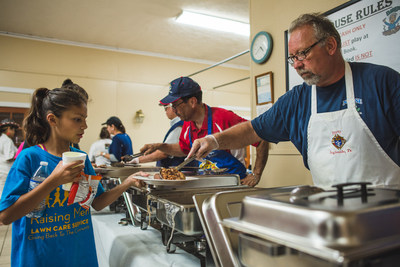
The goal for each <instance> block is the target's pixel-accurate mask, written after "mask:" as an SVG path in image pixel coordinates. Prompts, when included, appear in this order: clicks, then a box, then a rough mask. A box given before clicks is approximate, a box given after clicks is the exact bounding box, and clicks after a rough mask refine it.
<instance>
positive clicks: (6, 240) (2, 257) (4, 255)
mask: <svg viewBox="0 0 400 267" xmlns="http://www.w3.org/2000/svg"><path fill="white" fill-rule="evenodd" d="M10 256H11V225H1V226H0V267H9V266H11V259H10Z"/></svg>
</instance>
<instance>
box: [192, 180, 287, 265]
mask: <svg viewBox="0 0 400 267" xmlns="http://www.w3.org/2000/svg"><path fill="white" fill-rule="evenodd" d="M293 188H294V187H290V188H289V189H286V188H270V189H266V188H243V189H242V190H235V191H233V190H231V191H224V192H219V193H216V194H210V193H209V194H206V193H205V194H196V195H195V196H194V197H193V198H194V200H195V204H196V208H197V210H198V213H199V214H200V215H201V216H200V219H201V223H202V225H203V228H204V231H205V235H206V238H207V242H208V244H209V247H210V250H211V253H212V256H213V258H214V263H215V264H216V266H223V267H234V266H239V261H238V258H237V255H236V254H237V253H236V251H237V248H238V235H237V232H231V231H229V229H228V228H226V227H224V226H223V225H222V222H223V220H224V219H226V218H231V217H239V215H240V210H241V208H242V200H243V198H244V197H246V196H249V195H254V194H261V193H267V192H269V193H272V192H281V191H282V190H292V189H293Z"/></svg>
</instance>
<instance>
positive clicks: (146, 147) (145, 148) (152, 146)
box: [140, 143, 162, 155]
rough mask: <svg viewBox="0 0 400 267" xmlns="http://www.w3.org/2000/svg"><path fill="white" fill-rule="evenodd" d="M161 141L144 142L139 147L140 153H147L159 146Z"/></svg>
mask: <svg viewBox="0 0 400 267" xmlns="http://www.w3.org/2000/svg"><path fill="white" fill-rule="evenodd" d="M161 145H162V143H154V144H146V145H144V146H143V147H142V148H141V149H140V153H142V154H143V155H148V154H151V153H153V152H154V151H156V150H157V149H159V148H160V147H161Z"/></svg>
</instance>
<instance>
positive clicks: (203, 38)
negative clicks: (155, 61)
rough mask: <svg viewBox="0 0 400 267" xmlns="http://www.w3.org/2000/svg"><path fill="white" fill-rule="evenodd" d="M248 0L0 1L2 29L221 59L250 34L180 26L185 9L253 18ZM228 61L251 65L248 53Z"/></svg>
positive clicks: (235, 50)
mask: <svg viewBox="0 0 400 267" xmlns="http://www.w3.org/2000/svg"><path fill="white" fill-rule="evenodd" d="M248 1H249V0H112V1H111V0H64V1H55V0H34V1H32V0H0V33H2V34H11V35H22V36H32V37H35V38H36V37H40V38H45V39H55V40H57V41H58V40H62V41H68V42H69V43H75V42H77V43H84V44H92V45H95V46H100V47H101V46H104V47H107V48H116V49H120V50H128V51H130V50H134V51H136V52H139V53H145V54H150V55H151V54H154V55H161V56H166V57H171V58H178V59H179V58H184V59H189V60H194V61H199V62H205V63H207V64H210V65H211V64H213V63H215V62H220V61H222V60H224V59H227V58H230V57H232V56H234V55H237V54H239V53H241V52H243V51H245V50H247V49H248V48H249V37H246V36H241V35H236V34H232V33H221V32H218V31H215V30H207V29H203V28H199V27H195V26H189V25H178V23H176V22H175V20H174V18H175V17H176V16H177V15H178V14H179V13H180V12H181V11H182V10H183V9H186V10H190V11H196V12H199V13H205V14H210V15H215V16H219V17H225V18H230V19H234V20H238V21H242V22H249V2H248ZM228 64H229V65H233V66H236V67H240V68H248V67H249V64H250V56H249V53H247V54H245V55H243V56H240V57H238V58H236V59H234V60H232V61H229V63H228Z"/></svg>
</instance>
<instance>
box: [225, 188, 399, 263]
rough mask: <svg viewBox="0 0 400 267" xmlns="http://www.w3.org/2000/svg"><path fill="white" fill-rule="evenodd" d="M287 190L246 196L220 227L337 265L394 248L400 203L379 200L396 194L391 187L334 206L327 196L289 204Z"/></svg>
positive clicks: (396, 242) (396, 243) (316, 195)
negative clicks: (238, 210)
mask: <svg viewBox="0 0 400 267" xmlns="http://www.w3.org/2000/svg"><path fill="white" fill-rule="evenodd" d="M289 193H290V192H286V193H285V192H284V193H276V194H267V195H255V196H248V197H246V198H244V200H243V209H242V213H241V216H240V218H228V219H225V220H224V221H223V225H224V226H225V227H228V228H230V229H234V230H237V231H239V232H242V233H246V234H250V235H252V236H255V237H259V238H261V239H263V240H269V241H271V242H275V243H278V244H283V245H284V246H286V247H290V248H294V249H296V250H299V251H302V252H304V253H308V254H310V255H314V256H317V257H321V258H324V259H327V260H329V261H334V262H338V263H342V262H343V261H344V260H347V259H358V258H362V257H365V256H367V255H373V254H376V253H382V252H384V251H387V250H390V249H393V248H396V247H398V246H400V228H399V227H398V226H399V225H400V203H399V202H398V200H397V203H396V202H394V203H393V201H389V203H384V202H385V201H384V202H383V203H382V201H381V199H382V198H384V199H391V197H390V195H391V194H392V195H393V196H394V197H396V196H397V195H398V192H396V191H393V190H384V189H374V191H370V197H371V201H370V202H368V203H361V201H360V200H357V199H355V198H351V199H348V200H345V203H344V204H345V205H343V206H340V207H339V206H337V205H334V204H333V203H334V200H332V198H330V197H327V198H323V199H324V200H318V201H316V202H312V201H311V202H310V201H305V202H299V203H298V204H294V203H290V201H289V196H290V194H289ZM320 194H321V195H326V194H327V193H320ZM318 195H319V194H315V195H313V196H312V197H310V199H318ZM387 196H389V198H387ZM374 200H376V201H374ZM392 200H393V199H392ZM324 201H326V203H325V204H324ZM332 201H333V203H332ZM390 202H392V203H390ZM346 203H347V204H346Z"/></svg>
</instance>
